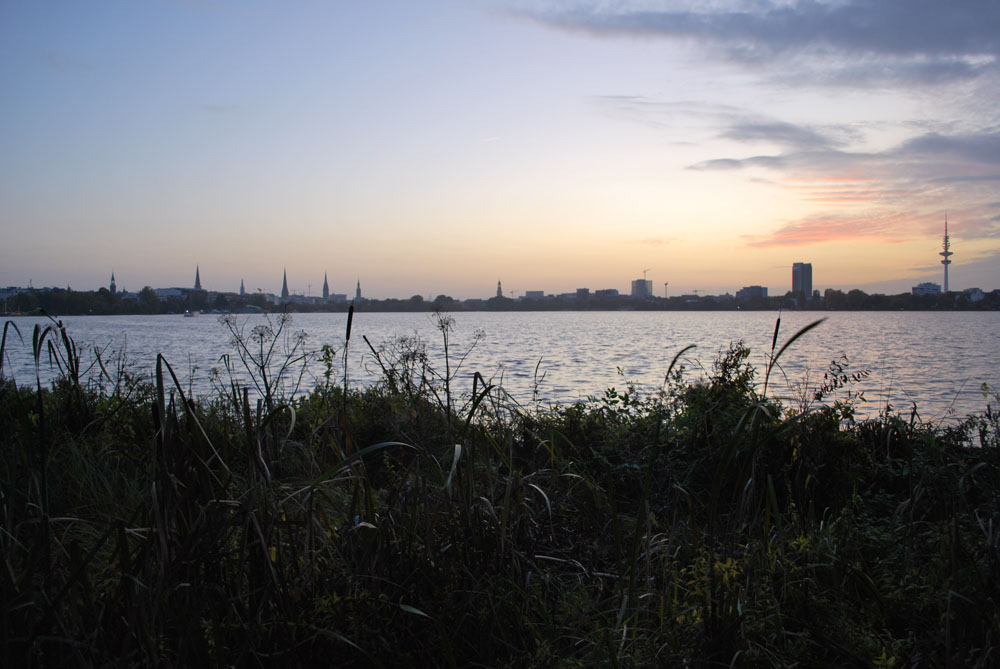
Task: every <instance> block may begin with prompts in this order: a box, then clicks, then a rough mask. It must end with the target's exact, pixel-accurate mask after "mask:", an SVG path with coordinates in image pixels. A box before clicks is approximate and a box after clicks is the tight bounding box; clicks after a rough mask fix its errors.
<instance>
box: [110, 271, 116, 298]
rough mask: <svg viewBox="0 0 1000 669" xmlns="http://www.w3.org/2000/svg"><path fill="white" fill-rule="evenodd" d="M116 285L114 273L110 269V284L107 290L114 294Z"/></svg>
mask: <svg viewBox="0 0 1000 669" xmlns="http://www.w3.org/2000/svg"><path fill="white" fill-rule="evenodd" d="M117 287H118V286H117V285H115V273H114V272H113V271H112V272H111V285H110V286H108V290H110V291H111V294H112V295H114V294H115V289H116V288H117Z"/></svg>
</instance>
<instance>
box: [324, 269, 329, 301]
mask: <svg viewBox="0 0 1000 669" xmlns="http://www.w3.org/2000/svg"><path fill="white" fill-rule="evenodd" d="M323 299H324V300H329V299H330V284H329V283H328V282H327V280H326V272H323Z"/></svg>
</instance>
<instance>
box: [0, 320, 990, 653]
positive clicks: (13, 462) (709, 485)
mask: <svg viewBox="0 0 1000 669" xmlns="http://www.w3.org/2000/svg"><path fill="white" fill-rule="evenodd" d="M349 319H350V316H349ZM349 323H350V320H348V329H347V331H346V336H345V341H347V342H349V341H350V332H349V330H350V325H349ZM816 325H818V324H812V325H810V326H808V327H807V328H804V329H803V330H801V331H799V332H798V333H795V334H793V335H792V336H791V337H789V338H788V339H787V340H786V342H785V345H784V346H782V347H779V346H778V340H779V338H780V333H779V327H777V326H776V328H775V333H774V338H773V343H772V348H771V351H770V354H769V357H768V365H767V367H766V369H765V372H764V381H763V383H759V377H758V374H757V371H756V370H755V369H754V368H753V367H752V366H751V365H749V364H748V357H749V351H748V350H747V348H746V347H745V346H743V345H742V344H741V343H738V342H737V343H734V344H733V345H732V346H731V347H730V349H729V350H728V351H726V352H725V353H723V354H722V355H720V357H719V359H718V360H717V361H716V363H715V365H714V367H713V369H712V370H711V372H710V374H709V375H708V377H707V378H705V379H703V380H700V381H697V382H690V381H687V380H686V379H685V378H684V376H683V374H682V370H681V368H680V365H679V364H677V363H678V360H679V358H680V354H678V357H677V358H675V359H674V363H672V364H671V365H670V368H669V369H668V371H667V373H666V378H665V382H664V385H663V388H662V390H661V391H660V392H659V393H657V394H655V395H652V396H640V395H639V394H637V393H636V392H635V391H634V389H631V388H626V389H625V390H624V391H618V390H614V389H610V390H608V391H607V392H606V393H605V394H604V395H603V396H601V397H599V398H595V399H593V400H591V401H589V402H583V403H577V404H573V405H569V406H562V407H553V408H548V409H542V408H537V407H536V408H534V409H531V410H526V409H523V408H522V407H521V406H520V405H518V404H517V403H516V402H515V401H514V400H513V399H512V398H510V397H508V396H507V395H506V394H505V392H504V391H503V388H502V387H499V386H498V385H495V384H493V383H491V382H488V381H487V380H485V379H484V378H483V377H482V376H480V375H478V374H476V373H468V372H465V373H463V372H462V370H461V361H462V360H463V358H462V356H457V357H453V356H452V355H451V353H449V357H450V358H451V362H449V363H448V364H447V365H446V367H445V369H444V370H436V369H433V368H432V367H431V365H430V363H429V357H428V356H427V355H426V350H424V349H423V348H422V347H423V346H424V344H421V343H419V342H412V341H410V342H400V343H398V345H396V346H394V347H388V348H384V349H374V348H373V349H372V352H373V356H374V357H375V359H376V360H377V364H379V365H380V366H381V369H382V372H383V376H382V381H381V382H380V383H377V384H375V385H373V386H371V387H366V388H352V387H350V385H349V380H348V379H347V376H346V373H344V374H339V373H337V372H336V371H335V370H336V369H337V366H338V357H339V356H340V355H343V354H344V353H345V351H343V350H341V351H336V350H334V349H332V348H330V347H324V349H323V350H322V351H321V353H320V356H319V364H321V365H323V367H324V369H325V373H324V374H321V375H320V382H319V383H318V384H317V385H316V386H315V387H314V388H313V389H312V390H311V391H309V392H307V393H298V394H292V392H291V389H292V388H294V387H295V385H296V384H298V383H300V381H301V377H300V376H296V375H291V374H290V373H289V370H292V369H298V367H297V366H296V365H295V364H294V363H295V361H296V359H297V357H299V356H303V355H306V353H305V352H304V351H303V350H302V348H301V346H298V345H296V344H295V341H296V340H295V338H294V336H293V338H292V345H291V346H290V347H288V346H286V347H285V348H284V349H282V348H281V347H280V346H276V345H275V342H277V341H279V339H280V338H281V333H282V329H283V328H285V327H286V322H285V321H280V322H279V323H277V324H275V325H274V326H271V327H269V328H263V329H260V330H257V329H255V330H254V331H253V332H251V333H245V332H243V331H242V330H241V329H240V325H239V323H237V322H235V321H234V322H230V323H228V324H226V325H225V327H226V328H228V330H229V332H230V333H231V334H232V336H233V337H234V345H235V357H234V358H232V359H229V360H227V361H224V362H225V364H228V365H242V366H243V368H244V369H245V370H247V372H248V373H250V374H251V375H252V378H253V379H254V381H253V383H252V384H251V386H252V388H251V387H247V386H246V385H243V384H240V383H238V382H237V381H236V380H235V379H236V378H237V375H236V374H235V373H232V374H229V375H228V376H226V377H221V378H220V381H219V383H218V384H217V385H218V392H217V393H216V395H215V396H213V397H209V398H198V399H196V398H191V397H189V396H188V395H187V394H186V393H185V392H184V389H183V387H182V384H181V383H180V382H179V381H178V379H177V378H176V376H175V374H174V372H173V370H172V368H171V366H170V364H169V363H168V361H167V360H165V359H163V358H162V357H160V358H158V359H157V363H156V374H155V382H154V383H152V384H147V383H143V382H140V381H137V380H135V379H134V378H131V377H129V375H128V374H127V372H126V371H125V370H126V369H127V366H126V365H122V364H117V365H112V364H109V363H108V362H107V361H104V360H101V358H100V355H97V356H96V358H97V359H96V360H94V361H93V363H90V362H89V361H85V360H84V359H83V354H82V353H81V351H80V349H79V348H78V347H77V346H76V345H75V343H74V342H73V340H72V338H71V337H70V336H69V334H68V333H67V332H66V331H65V329H64V328H63V327H62V326H61V324H59V323H57V322H52V323H51V324H50V325H49V326H47V327H44V328H37V329H36V330H35V331H34V332H33V333H32V338H31V342H32V344H31V345H32V346H33V351H34V353H35V360H36V364H38V365H39V366H41V365H44V364H50V363H49V360H51V361H52V362H51V364H54V365H56V366H57V368H58V369H59V370H61V375H60V376H59V378H58V379H57V380H56V381H55V382H54V383H53V384H51V385H50V386H48V387H46V386H43V384H42V383H41V382H40V381H36V383H35V384H34V386H33V387H18V386H16V385H15V384H14V383H13V382H11V381H10V380H0V504H2V507H0V514H2V516H0V523H2V527H0V559H2V561H3V565H2V575H0V664H2V665H3V666H56V665H59V666H61V665H65V664H70V663H71V664H73V665H77V666H96V665H109V664H110V665H144V666H146V665H177V666H189V665H197V666H230V665H235V666H259V665H275V664H279V663H280V664H282V665H288V664H291V665H315V664H319V663H322V664H338V665H346V666H351V665H363V666H399V665H416V664H420V665H435V666H476V665H481V666H513V665H517V666H524V665H550V666H579V665H587V666H589V665H609V666H633V665H653V664H655V665H673V664H680V663H685V662H686V663H690V664H697V665H702V666H733V665H761V666H773V665H782V666H791V665H807V666H815V665H830V666H832V665H836V666H844V665H860V666H872V665H877V666H910V665H917V664H924V665H962V666H992V665H995V664H996V663H997V662H998V658H997V650H996V649H997V647H998V645H1000V609H998V604H1000V587H998V585H997V584H998V583H1000V456H998V447H1000V443H998V433H1000V432H998V427H1000V418H998V415H997V413H996V412H995V407H996V403H997V402H998V398H997V397H996V396H995V395H994V396H992V397H990V398H988V401H991V402H993V403H994V404H992V405H987V407H988V408H987V410H986V412H985V413H983V414H982V415H979V416H974V417H970V418H969V419H968V420H966V421H964V422H961V423H958V424H950V425H948V426H935V425H930V424H925V423H920V422H918V421H917V420H916V419H915V417H913V416H911V417H909V418H908V417H904V416H900V415H897V414H888V415H882V416H879V417H878V418H875V419H870V420H863V421H856V420H854V413H853V409H854V404H853V402H854V401H855V398H856V395H852V394H850V392H848V390H847V389H848V387H849V386H850V384H851V382H852V378H850V377H849V376H847V375H846V374H838V375H834V374H832V372H831V376H830V378H828V379H827V380H826V381H825V384H824V386H822V387H821V388H819V389H817V393H819V394H820V395H821V396H825V399H826V403H824V404H817V405H813V406H812V407H810V408H807V407H805V406H803V407H786V406H782V405H781V403H780V402H779V401H778V400H776V399H774V398H773V397H771V396H769V395H768V394H767V388H766V387H767V383H768V381H769V380H771V381H773V378H774V377H773V376H772V371H773V370H776V369H779V368H780V367H779V366H780V358H781V354H782V353H783V352H784V350H786V348H787V346H788V345H789V344H791V343H793V342H794V341H795V340H796V339H797V338H799V337H800V336H803V335H805V334H806V333H807V331H808V330H809V329H811V328H812V327H815V326H816ZM450 328H451V322H450V320H448V319H447V318H446V317H443V318H442V319H440V320H439V329H440V330H441V333H442V341H443V345H444V346H448V338H447V337H448V333H449V330H450ZM12 332H13V334H12V335H11V337H9V338H8V337H7V335H8V328H7V327H6V326H5V328H4V338H3V340H2V344H0V364H2V360H3V351H2V349H3V347H5V346H12V345H16V343H17V341H18V339H19V338H20V335H21V334H22V333H19V332H16V330H12ZM24 334H25V338H27V337H26V335H27V333H24ZM14 335H17V337H15V336H14ZM22 345H24V344H22ZM275 352H277V353H275ZM452 363H454V364H452ZM89 364H94V365H97V366H98V367H99V368H100V369H102V370H105V371H104V374H100V375H98V378H99V379H101V382H99V383H98V382H88V381H86V380H85V379H87V378H91V377H89V376H88V375H87V374H86V373H85V371H86V366H87V365H89ZM225 364H224V368H225ZM232 369H235V367H232V368H231V371H232ZM107 370H111V371H110V372H108V371H107ZM115 370H118V371H117V372H115ZM832 371H835V370H832ZM841 371H842V370H841ZM0 373H2V367H0ZM296 374H297V372H296ZM459 374H462V376H459ZM859 378H860V377H859ZM853 380H855V381H856V380H858V379H857V378H855V379H853ZM466 383H468V385H469V386H470V387H471V391H470V392H469V393H468V394H467V395H460V394H458V392H457V389H458V388H460V387H462V386H463V385H464V384H466ZM838 398H839V399H838Z"/></svg>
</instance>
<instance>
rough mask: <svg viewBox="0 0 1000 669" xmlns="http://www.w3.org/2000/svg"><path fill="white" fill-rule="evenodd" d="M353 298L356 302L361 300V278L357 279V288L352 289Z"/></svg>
mask: <svg viewBox="0 0 1000 669" xmlns="http://www.w3.org/2000/svg"><path fill="white" fill-rule="evenodd" d="M354 299H355V300H357V301H358V302H360V301H361V279H358V288H357V290H355V291H354Z"/></svg>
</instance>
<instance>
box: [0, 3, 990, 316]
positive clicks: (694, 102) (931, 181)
mask: <svg viewBox="0 0 1000 669" xmlns="http://www.w3.org/2000/svg"><path fill="white" fill-rule="evenodd" d="M0 91H2V92H3V93H2V95H0V239H2V243H0V286H7V285H14V286H27V285H29V283H30V284H31V285H34V286H36V287H41V286H63V287H65V286H70V287H72V288H74V289H77V290H94V289H96V288H98V287H99V286H105V285H107V283H108V280H109V278H110V274H111V272H112V271H113V272H114V273H115V278H116V279H117V284H118V287H119V289H121V288H126V289H128V290H139V289H140V288H142V287H143V286H146V285H150V286H153V287H168V286H189V285H192V284H193V282H194V274H195V268H196V267H198V268H199V269H200V274H201V279H202V285H203V286H204V287H205V288H206V289H208V290H219V291H236V290H238V288H239V285H240V281H241V280H243V281H244V282H245V285H246V287H247V290H249V291H257V290H258V289H259V290H262V291H264V292H275V293H276V292H278V291H280V289H281V277H282V271H283V270H287V272H288V282H289V288H290V289H291V290H292V291H293V292H295V293H301V294H310V295H318V294H319V293H320V291H321V289H322V283H323V276H324V273H326V275H327V276H328V277H329V282H330V289H331V291H332V292H335V293H348V294H349V295H353V293H354V287H355V283H356V282H357V281H360V283H361V287H362V292H363V294H364V295H365V296H366V297H374V298H384V297H403V298H406V297H409V296H411V295H422V296H425V297H429V296H436V295H439V294H445V295H450V296H452V297H455V298H468V297H490V296H492V295H494V294H495V292H496V282H497V281H498V280H501V281H502V282H503V287H504V291H505V293H506V294H508V295H515V296H516V295H518V294H523V292H524V291H527V290H544V291H545V292H546V293H562V292H570V291H574V290H576V289H577V288H583V287H586V288H590V289H591V290H598V289H604V288H617V289H618V290H620V291H622V292H627V291H628V290H629V286H630V282H631V280H633V279H637V278H642V277H644V276H645V277H646V278H648V279H650V280H651V281H652V282H653V286H654V290H655V292H656V294H663V293H664V291H665V292H666V293H667V294H669V295H676V294H681V293H692V292H695V291H698V292H700V293H702V294H708V293H724V292H735V291H736V290H738V289H739V288H740V287H742V286H747V285H764V286H767V287H768V289H769V292H770V293H771V294H772V295H775V294H784V293H785V292H786V291H787V290H790V289H791V267H792V264H793V263H795V262H809V263H812V266H813V281H814V288H816V289H818V290H820V291H823V290H824V289H826V288H838V289H842V290H849V289H852V288H860V289H861V290H865V291H866V292H884V293H898V292H904V291H908V290H909V289H910V287H911V286H913V285H915V284H916V283H918V282H922V281H934V282H936V283H942V282H943V281H942V279H943V276H942V267H941V265H940V260H941V258H940V256H939V255H938V253H939V252H940V251H941V242H942V235H943V233H944V229H943V228H944V222H945V219H946V217H947V220H948V230H949V233H950V235H951V244H952V250H953V251H954V256H953V257H952V263H953V264H952V265H951V268H950V284H951V285H950V287H951V289H952V290H961V289H965V288H970V287H980V288H982V289H984V290H991V289H994V288H1000V2H997V1H996V0H950V1H949V2H941V1H940V0H835V1H830V2H826V1H820V0H803V1H800V0H786V1H781V2H771V1H768V0H699V1H694V0H690V1H660V2H653V1H642V0H637V1H634V2H630V1H628V0H621V1H617V2H606V1H590V2H582V1H565V2H556V1H542V0H537V1H531V0H509V1H504V0H466V1H464V2H458V1H451V0H423V1H422V2H412V1H401V2H397V1H394V0H389V1H381V0H371V1H370V2H327V1H325V0H323V1H319V0H315V1H311V0H281V1H277V0H274V1H270V0H241V1H236V0H146V1H141V2H140V1H136V0H122V1H117V2H116V1H105V0H91V1H88V2H77V1H73V2H69V1H66V2H60V1H56V0H52V1H36V0H3V2H0Z"/></svg>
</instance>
